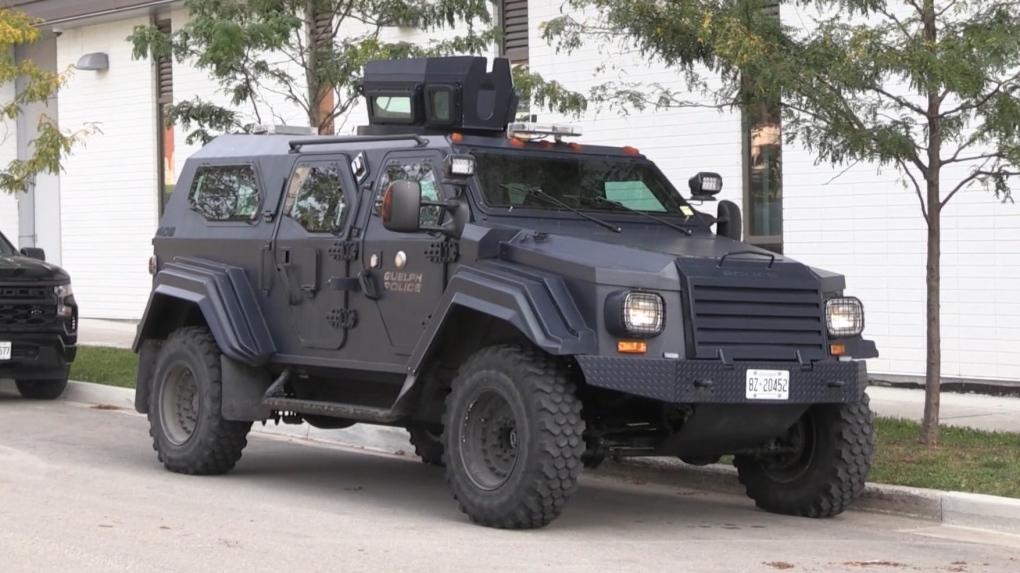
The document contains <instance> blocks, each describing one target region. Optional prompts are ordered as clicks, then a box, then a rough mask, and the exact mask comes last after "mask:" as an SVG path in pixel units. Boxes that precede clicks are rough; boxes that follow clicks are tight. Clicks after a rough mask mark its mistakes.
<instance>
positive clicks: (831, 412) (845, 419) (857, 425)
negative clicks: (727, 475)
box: [733, 394, 875, 518]
mask: <svg viewBox="0 0 1020 573" xmlns="http://www.w3.org/2000/svg"><path fill="white" fill-rule="evenodd" d="M869 401H870V400H869V398H868V395H867V394H864V395H863V396H862V397H861V401H860V402H858V403H854V404H842V405H835V404H833V405H828V404H826V405H819V406H813V407H812V408H811V409H810V410H808V412H807V413H805V414H804V416H803V417H802V418H801V419H800V421H799V422H798V423H797V424H796V425H794V426H793V428H791V431H790V432H789V434H787V435H786V436H784V437H783V438H780V440H779V443H780V445H783V446H785V447H786V448H787V449H788V450H789V451H788V453H782V454H771V455H767V456H766V455H759V456H757V457H755V456H735V457H734V460H733V465H734V466H736V468H737V474H738V476H739V479H740V483H742V484H743V485H744V488H745V490H746V491H747V495H748V497H750V498H751V499H753V500H754V501H755V504H756V505H757V506H758V507H759V508H761V509H764V510H765V511H769V512H771V513H778V514H784V515H796V516H801V517H814V518H819V517H832V516H835V515H839V514H840V513H842V512H843V511H845V510H846V509H847V508H848V507H849V506H850V505H851V504H852V503H853V502H854V501H855V500H856V499H857V498H859V497H860V496H861V494H862V493H863V492H864V486H865V482H866V480H867V478H868V474H869V472H870V471H871V459H872V453H873V452H874V447H875V432H874V426H873V421H874V419H873V415H872V412H871V408H870V406H869Z"/></svg>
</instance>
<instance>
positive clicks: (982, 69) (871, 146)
mask: <svg viewBox="0 0 1020 573" xmlns="http://www.w3.org/2000/svg"><path fill="white" fill-rule="evenodd" d="M777 4H780V2H778V1H774V0H772V1H770V0H688V1H685V2H659V1H657V0H625V1H622V2H617V1H611V0H567V5H568V6H569V7H571V8H573V9H581V8H589V9H595V10H597V11H598V13H599V14H600V17H599V18H598V19H597V20H592V21H588V20H585V21H582V20H579V19H577V18H574V17H571V16H569V15H568V16H562V17H559V18H557V19H555V20H553V21H551V22H549V23H548V24H547V26H546V27H545V29H544V31H543V36H544V37H545V38H546V39H547V40H550V41H554V42H556V45H557V47H558V49H559V50H561V51H564V52H567V53H569V52H571V51H573V50H576V49H577V48H578V47H580V46H581V45H582V43H589V42H590V43H594V44H597V45H601V46H606V47H607V49H614V48H615V49H616V50H617V53H620V52H634V53H637V54H640V55H641V56H643V57H644V58H646V59H649V60H655V61H659V62H662V63H664V64H666V65H667V66H669V67H671V68H673V69H675V70H677V71H678V72H680V73H682V74H683V76H684V78H685V79H686V83H687V88H689V89H688V90H684V91H672V90H670V89H668V88H666V87H664V86H662V85H658V84H645V85H641V84H633V83H631V84H628V83H625V82H616V83H612V82H610V83H607V84H604V85H602V86H599V87H598V88H596V89H595V90H593V91H592V93H591V96H590V97H591V101H593V102H594V103H597V104H608V105H610V106H615V107H616V108H617V109H620V110H622V111H626V110H629V109H638V110H641V109H645V108H647V107H676V106H699V107H704V106H709V107H717V108H734V107H737V106H751V107H758V108H759V109H761V108H764V109H769V108H778V109H780V110H781V117H782V131H783V134H784V138H785V140H786V141H787V142H793V141H799V142H800V143H801V144H802V145H804V146H805V147H806V148H807V149H808V150H809V151H811V152H813V153H814V154H815V156H816V157H817V159H818V161H819V162H827V163H831V164H852V163H856V162H873V163H876V164H878V165H894V166H896V167H897V168H898V169H899V170H900V171H901V172H902V173H904V174H905V175H906V176H907V177H908V178H909V179H910V180H911V181H912V182H913V186H914V189H915V191H916V192H917V193H918V195H919V198H920V199H921V204H922V209H924V210H925V216H926V217H927V210H928V207H926V205H925V199H926V197H925V195H926V193H923V192H922V186H925V184H926V183H927V182H929V181H934V182H936V185H937V184H938V182H940V176H941V173H942V167H944V166H947V165H954V164H960V165H962V166H965V167H967V170H966V173H965V174H963V175H960V176H959V177H958V178H956V179H955V180H953V181H951V182H948V183H950V184H949V185H946V186H944V187H942V188H941V194H937V195H935V196H936V197H939V199H940V200H939V205H938V206H937V207H938V208H940V207H941V206H944V205H945V203H946V202H947V201H948V200H949V199H950V198H951V197H952V195H953V194H955V193H956V192H958V191H960V190H962V189H965V188H967V187H969V186H970V185H971V184H972V183H975V182H976V183H981V184H984V186H985V187H986V188H988V189H990V190H992V191H993V192H994V193H995V194H996V196H997V197H999V198H1001V199H1002V200H1006V199H1011V197H1010V189H1009V184H1008V182H1009V180H1010V178H1012V177H1015V176H1017V175H1020V127H1018V126H1020V103H1018V97H1020V75H1018V74H1020V34H1017V33H1016V30H1018V29H1020V4H1017V3H1016V2H1006V1H994V0H951V1H945V2H937V3H936V2H934V1H933V0H900V1H894V0H889V1H883V0H812V1H808V0H790V1H783V2H781V4H782V6H783V10H797V9H799V10H802V11H803V13H805V14H806V13H809V12H812V13H814V17H813V18H812V17H810V16H807V17H801V18H789V19H788V22H787V23H786V24H785V25H784V24H780V22H779V20H778V19H777V18H775V16H774V14H775V8H774V6H775V5H777ZM936 4H938V5H937V6H936ZM770 6H772V7H773V8H772V10H771V12H770V10H769V7H770ZM794 23H796V24H797V25H796V26H793V24H794ZM720 80H721V81H720ZM698 96H701V97H698ZM706 96H707V97H706ZM706 101H708V102H709V103H706Z"/></svg>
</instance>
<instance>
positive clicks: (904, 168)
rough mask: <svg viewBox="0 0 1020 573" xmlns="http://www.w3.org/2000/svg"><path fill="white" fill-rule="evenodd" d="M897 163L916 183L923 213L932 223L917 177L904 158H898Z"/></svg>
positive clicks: (915, 188) (916, 191)
mask: <svg viewBox="0 0 1020 573" xmlns="http://www.w3.org/2000/svg"><path fill="white" fill-rule="evenodd" d="M896 164H897V165H899V166H900V169H901V170H902V171H903V172H904V173H906V174H907V177H909V178H910V182H911V183H913V184H914V192H915V193H917V200H918V202H920V203H921V215H923V216H924V221H925V222H926V223H929V224H930V223H931V221H929V220H928V209H927V208H926V207H925V206H924V194H923V193H921V185H920V184H918V182H917V178H916V177H914V174H913V173H911V172H910V169H908V168H907V165H906V164H905V163H904V162H903V160H902V159H896Z"/></svg>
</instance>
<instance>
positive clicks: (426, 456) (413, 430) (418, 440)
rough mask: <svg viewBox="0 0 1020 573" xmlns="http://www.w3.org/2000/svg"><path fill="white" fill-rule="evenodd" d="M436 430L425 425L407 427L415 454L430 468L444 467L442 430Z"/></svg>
mask: <svg viewBox="0 0 1020 573" xmlns="http://www.w3.org/2000/svg"><path fill="white" fill-rule="evenodd" d="M436 430H437V429H436V428H432V427H430V426H427V425H425V424H412V425H410V426H408V427H407V433H408V434H410V435H411V445H412V446H414V453H415V454H417V456H418V457H419V458H421V461H423V462H425V463H426V464H428V465H430V466H442V465H443V434H442V431H441V430H440V431H436Z"/></svg>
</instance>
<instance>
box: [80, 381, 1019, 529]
mask: <svg viewBox="0 0 1020 573" xmlns="http://www.w3.org/2000/svg"><path fill="white" fill-rule="evenodd" d="M61 400H65V401H69V402H79V403H85V404H100V405H109V406H114V407H119V408H121V409H124V410H130V411H131V412H134V411H135V409H134V390H133V389H131V388H118V387H114V386H104V385H101V384H92V383H88V382H77V381H73V380H72V381H70V382H68V385H67V391H66V392H65V393H64V396H63V397H61ZM252 431H253V432H255V433H258V434H267V435H273V436H278V437H289V438H294V439H300V440H305V441H314V442H322V443H330V444H336V445H341V446H344V447H349V448H355V449H362V450H369V451H375V452H382V453H387V454H390V455H398V456H413V455H414V448H413V447H412V446H411V444H410V442H409V441H408V439H409V438H408V434H407V431H406V430H404V429H403V428H393V427H388V426H374V425H370V424H356V425H355V426H353V427H351V428H347V429H344V430H320V429H318V428H314V427H312V426H309V425H308V424H300V425H297V424H295V425H286V424H280V425H270V424H266V425H265V426H263V425H261V424H255V425H253V426H252ZM585 473H587V474H590V475H594V476H602V477H609V478H616V479H622V480H625V481H628V482H630V483H633V484H643V483H655V484H659V485H666V486H673V487H681V488H687V489H697V490H703V491H709V492H714V493H722V494H730V495H737V496H744V495H745V494H744V489H743V486H741V485H740V482H739V481H738V480H737V471H736V469H735V468H734V467H732V466H724V465H709V466H692V465H689V464H685V463H684V462H681V461H680V460H679V459H675V458H664V457H651V458H631V459H626V460H622V461H617V460H612V459H607V460H606V461H605V462H603V463H602V465H600V466H599V468H598V469H596V470H586V472H585ZM850 509H851V511H861V512H869V513H881V514H887V515H898V516H903V517H912V518H917V519H923V520H927V521H933V522H936V523H941V524H943V525H953V526H959V527H971V528H977V529H984V530H991V531H995V532H998V533H1006V534H1012V535H1020V499H1013V498H1007V497H998V496H992V495H984V494H973V493H964V492H956V491H940V490H933V489H922V488H914V487H904V486H896V485H885V484H875V483H868V484H867V486H866V488H865V491H864V494H863V495H862V496H861V497H860V498H859V499H858V500H857V501H856V502H855V503H854V505H853V506H852V507H851V508H850Z"/></svg>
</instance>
